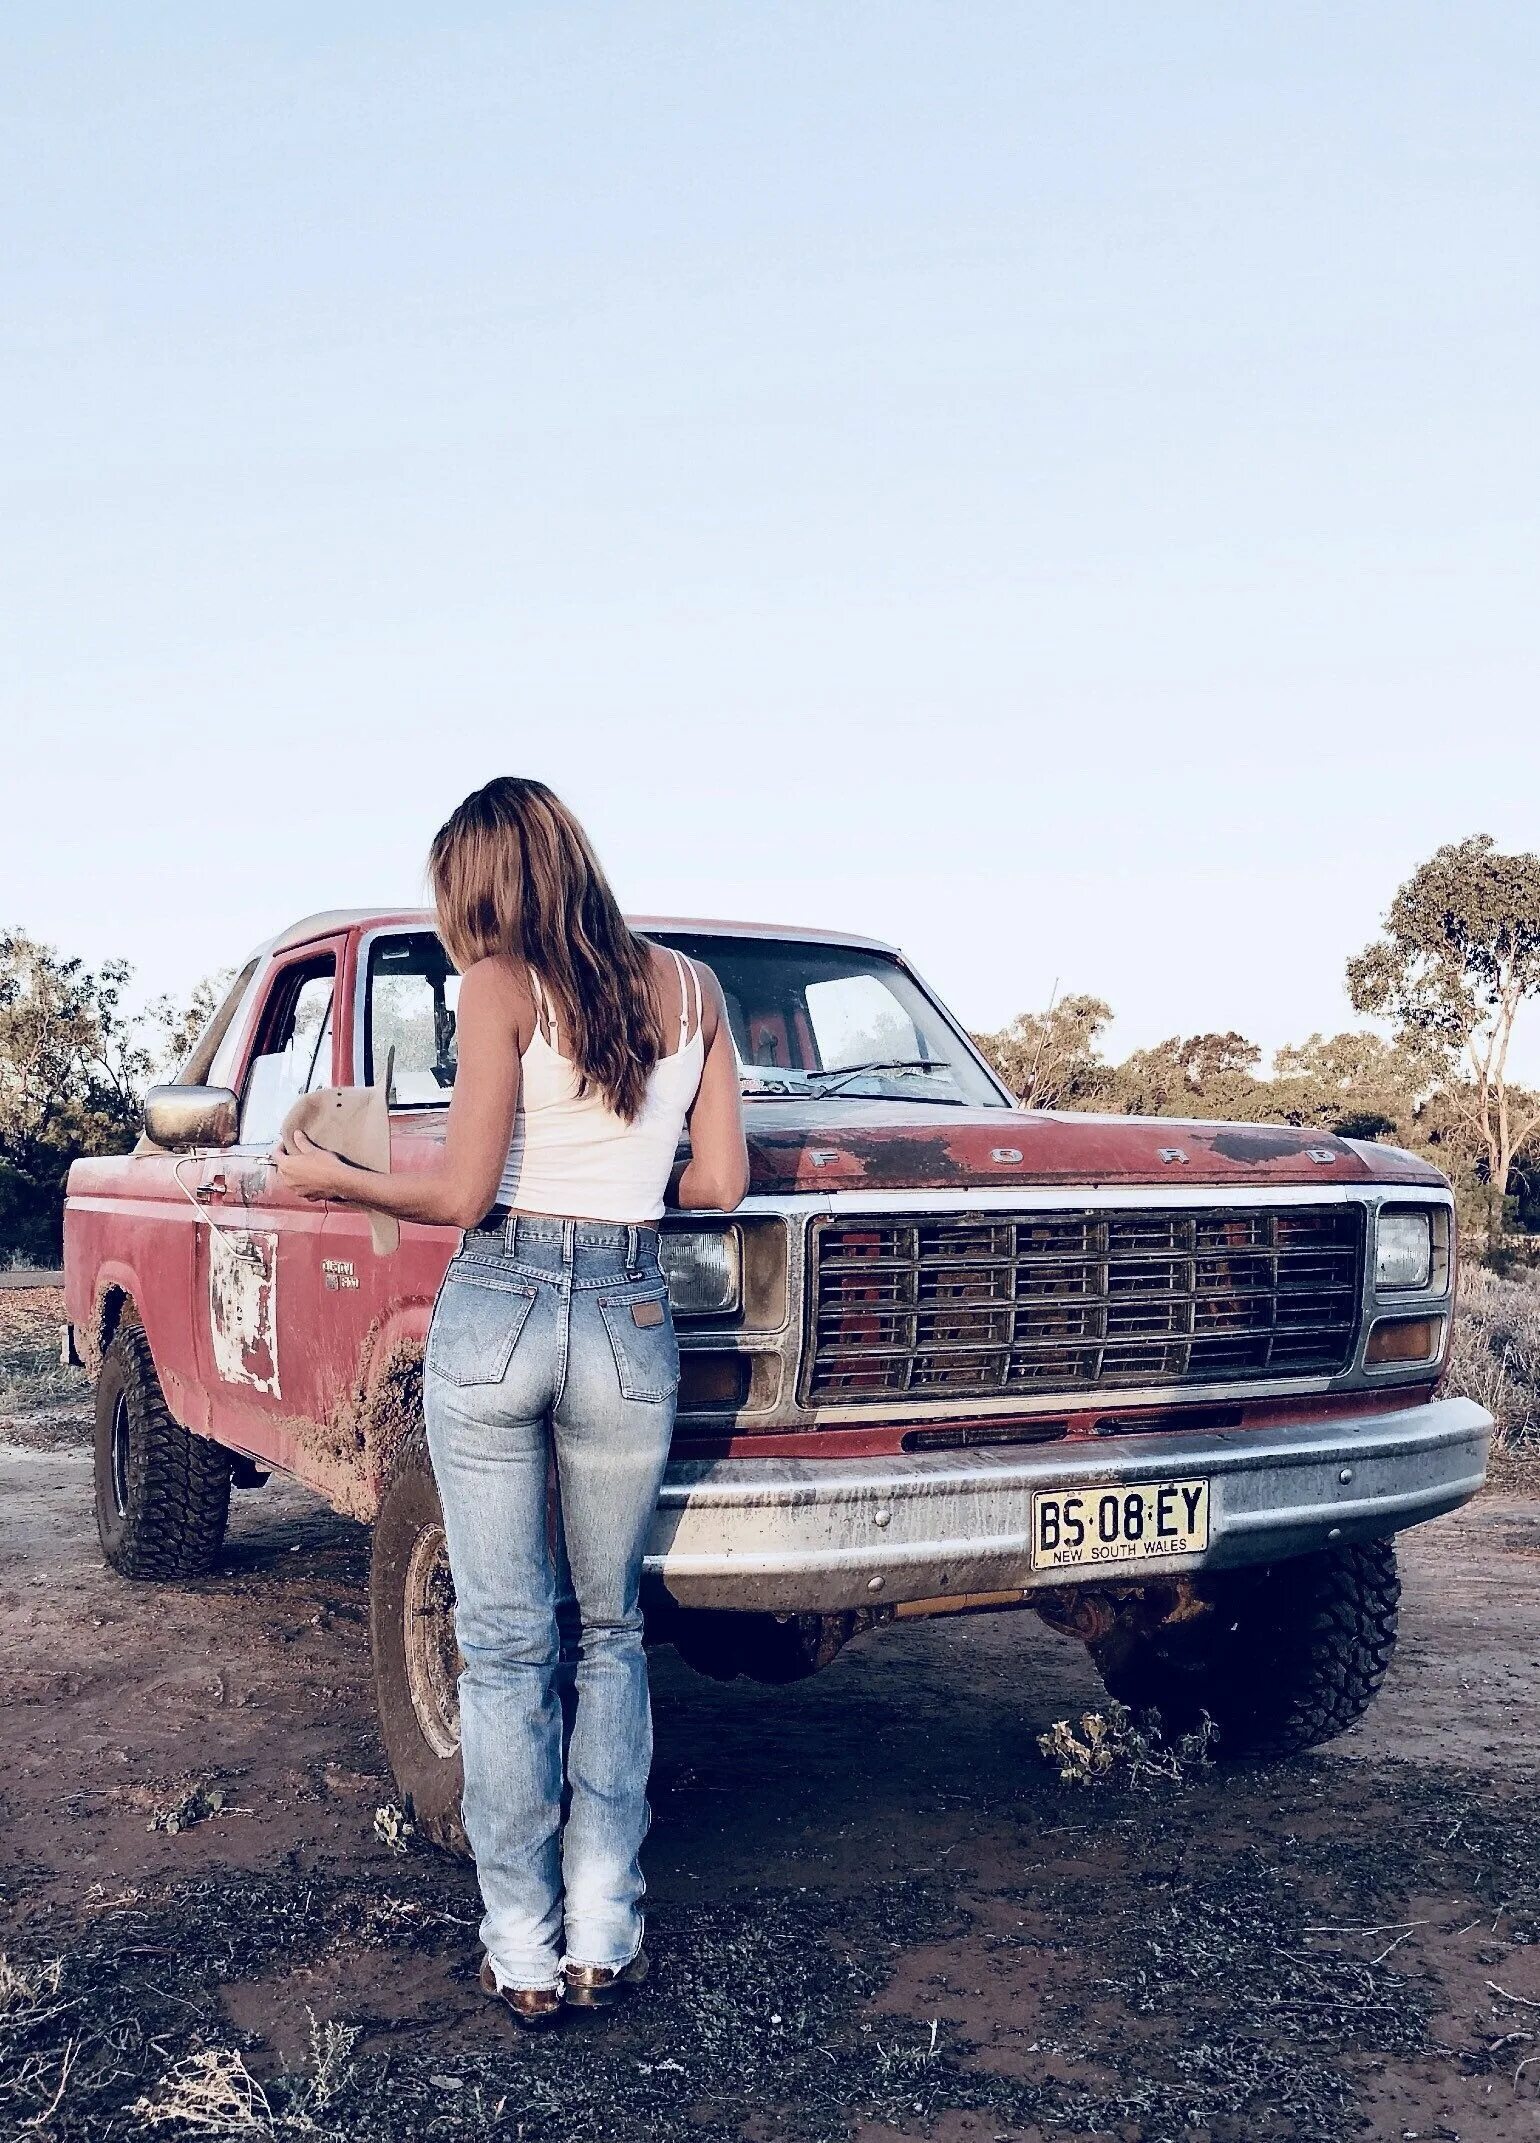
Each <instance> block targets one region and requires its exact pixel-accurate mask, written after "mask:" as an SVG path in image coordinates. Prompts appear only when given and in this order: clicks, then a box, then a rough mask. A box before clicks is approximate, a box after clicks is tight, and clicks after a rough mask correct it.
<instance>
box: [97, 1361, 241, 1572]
mask: <svg viewBox="0 0 1540 2143" xmlns="http://www.w3.org/2000/svg"><path fill="white" fill-rule="evenodd" d="M229 1515H230V1458H229V1454H228V1453H227V1452H225V1451H222V1450H221V1449H220V1447H219V1445H218V1444H214V1443H210V1442H209V1441H208V1439H207V1437H204V1436H193V1435H190V1434H189V1433H188V1431H187V1430H186V1429H184V1428H183V1427H182V1426H181V1424H180V1423H179V1422H176V1421H173V1420H172V1418H171V1415H170V1413H169V1411H168V1410H167V1406H166V1400H165V1395H164V1393H163V1392H162V1391H161V1388H160V1378H159V1377H158V1376H157V1375H156V1373H155V1359H154V1356H153V1355H152V1354H151V1352H150V1343H149V1341H148V1340H147V1339H146V1338H145V1335H144V1330H143V1327H142V1326H140V1325H137V1324H124V1325H120V1326H119V1328H118V1331H117V1333H116V1335H115V1337H114V1339H113V1341H112V1344H111V1346H110V1347H109V1348H108V1349H107V1352H106V1354H105V1355H104V1356H103V1358H102V1368H101V1375H100V1376H99V1377H98V1378H97V1380H96V1530H97V1534H98V1536H99V1537H100V1540H101V1544H102V1553H103V1554H104V1555H105V1556H106V1558H107V1560H108V1562H109V1563H110V1564H111V1565H112V1567H113V1569H114V1570H116V1571H118V1572H120V1573H121V1575H122V1576H124V1577H134V1578H160V1579H174V1578H190V1577H202V1576H203V1575H204V1573H205V1572H206V1571H208V1570H209V1569H210V1568H212V1566H213V1563H214V1559H215V1557H216V1556H217V1555H218V1553H219V1547H220V1542H221V1541H222V1540H223V1539H224V1537H225V1523H226V1521H227V1519H228V1517H229Z"/></svg>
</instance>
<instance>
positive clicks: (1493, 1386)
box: [1445, 1265, 1540, 1450]
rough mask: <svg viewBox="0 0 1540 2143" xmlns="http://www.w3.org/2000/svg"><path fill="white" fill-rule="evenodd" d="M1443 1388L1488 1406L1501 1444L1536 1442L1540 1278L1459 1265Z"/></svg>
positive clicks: (1539, 1392) (1539, 1429)
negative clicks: (1511, 1277)
mask: <svg viewBox="0 0 1540 2143" xmlns="http://www.w3.org/2000/svg"><path fill="white" fill-rule="evenodd" d="M1445 1389H1446V1390H1447V1391H1450V1392H1456V1393H1461V1394H1463V1395H1464V1396H1465V1397H1466V1398H1470V1399H1474V1400H1476V1402H1477V1403H1478V1405H1481V1406H1484V1407H1486V1408H1487V1410H1488V1412H1489V1413H1490V1414H1491V1415H1492V1416H1493V1418H1494V1419H1495V1421H1496V1423H1497V1438H1496V1442H1497V1445H1498V1448H1499V1449H1507V1450H1511V1449H1514V1448H1516V1447H1519V1446H1522V1445H1529V1444H1533V1443H1536V1442H1540V1281H1537V1280H1535V1279H1524V1280H1505V1279H1503V1278H1501V1277H1500V1276H1499V1275H1498V1274H1497V1273H1495V1272H1488V1271H1487V1270H1486V1268H1485V1267H1484V1266H1480V1265H1467V1266H1466V1267H1465V1268H1464V1269H1463V1270H1462V1272H1461V1274H1460V1292H1459V1302H1458V1304H1457V1307H1456V1312H1455V1321H1454V1341H1453V1346H1452V1348H1451V1351H1450V1357H1449V1373H1448V1379H1447V1382H1446V1384H1445Z"/></svg>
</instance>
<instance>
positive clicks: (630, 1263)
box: [626, 1220, 641, 1280]
mask: <svg viewBox="0 0 1540 2143" xmlns="http://www.w3.org/2000/svg"><path fill="white" fill-rule="evenodd" d="M639 1234H640V1231H639V1230H638V1228H637V1226H636V1224H635V1222H634V1221H629V1220H628V1221H627V1222H626V1278H627V1279H628V1280H639V1279H640V1278H641V1273H640V1272H639V1271H638V1270H637V1263H638V1259H637V1243H638V1239H639Z"/></svg>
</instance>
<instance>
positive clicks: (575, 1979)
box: [561, 1950, 647, 2009]
mask: <svg viewBox="0 0 1540 2143" xmlns="http://www.w3.org/2000/svg"><path fill="white" fill-rule="evenodd" d="M561 1976H562V1986H563V1989H564V1991H565V1993H566V1997H567V2000H568V2001H569V2002H570V2003H571V2005H572V2006H573V2008H574V2009H613V2008H614V2007H615V2006H616V2004H617V2003H619V2002H623V2001H625V2000H626V1999H627V1998H628V1997H629V1996H630V1995H632V1994H634V1993H635V1992H636V1990H637V1988H638V1987H639V1986H640V1985H641V1983H642V1981H643V1980H644V1979H645V1978H646V1977H647V1952H646V1951H645V1950H638V1951H637V1953H636V1955H635V1956H634V1957H633V1958H632V1959H631V1962H630V1963H629V1964H623V1965H621V1966H620V1967H619V1969H618V1970H617V1969H616V1968H615V1967H613V1966H611V1965H607V1964H565V1965H563V1966H562V1972H561Z"/></svg>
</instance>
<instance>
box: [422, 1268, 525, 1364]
mask: <svg viewBox="0 0 1540 2143" xmlns="http://www.w3.org/2000/svg"><path fill="white" fill-rule="evenodd" d="M534 1306H535V1289H534V1286H533V1284H532V1282H530V1281H528V1280H515V1279H513V1278H511V1277H510V1276H508V1275H506V1274H503V1273H500V1272H497V1271H495V1270H488V1269H482V1270H479V1271H478V1270H477V1269H476V1268H475V1267H473V1266H472V1267H466V1266H463V1265H460V1266H456V1265H451V1266H450V1268H449V1270H448V1272H446V1273H445V1275H444V1284H443V1286H442V1287H441V1288H440V1289H439V1296H438V1301H437V1302H436V1303H435V1304H434V1306H433V1322H432V1323H431V1324H430V1325H429V1327H428V1347H427V1354H426V1357H425V1362H426V1366H427V1368H428V1369H429V1371H430V1372H431V1373H432V1374H433V1375H434V1376H436V1377H442V1378H443V1379H444V1381H445V1383H446V1384H501V1382H502V1381H503V1378H504V1377H505V1376H506V1375H507V1374H508V1364H509V1363H510V1362H511V1361H512V1360H513V1350H514V1348H515V1347H516V1346H517V1345H518V1343H519V1334H520V1333H521V1332H522V1331H523V1329H524V1327H525V1325H526V1323H527V1322H528V1320H529V1313H530V1311H531V1310H532V1309H533V1308H534Z"/></svg>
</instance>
